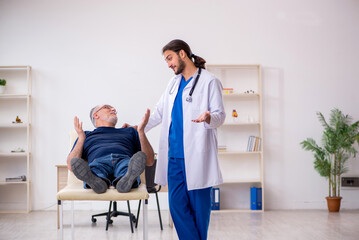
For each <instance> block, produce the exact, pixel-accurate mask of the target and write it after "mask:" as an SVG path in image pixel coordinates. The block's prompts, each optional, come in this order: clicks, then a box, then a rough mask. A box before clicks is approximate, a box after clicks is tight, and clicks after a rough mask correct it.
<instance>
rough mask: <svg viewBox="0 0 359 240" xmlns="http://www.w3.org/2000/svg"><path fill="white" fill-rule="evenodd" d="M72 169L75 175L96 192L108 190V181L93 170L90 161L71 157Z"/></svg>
mask: <svg viewBox="0 0 359 240" xmlns="http://www.w3.org/2000/svg"><path fill="white" fill-rule="evenodd" d="M71 169H72V172H73V173H74V174H75V176H76V177H77V178H78V179H80V180H82V181H84V182H86V183H87V184H88V185H89V186H90V187H91V189H92V190H94V191H95V192H96V193H104V192H106V191H107V188H108V186H107V183H106V182H105V181H104V180H102V179H101V178H99V177H97V176H96V175H95V174H93V173H92V172H91V169H90V167H89V165H88V162H86V161H85V160H83V159H82V158H73V159H71Z"/></svg>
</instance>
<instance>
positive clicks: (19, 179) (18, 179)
mask: <svg viewBox="0 0 359 240" xmlns="http://www.w3.org/2000/svg"><path fill="white" fill-rule="evenodd" d="M5 181H6V182H25V181H26V176H25V175H22V176H18V177H8V178H6V179H5Z"/></svg>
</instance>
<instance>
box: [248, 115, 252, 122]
mask: <svg viewBox="0 0 359 240" xmlns="http://www.w3.org/2000/svg"><path fill="white" fill-rule="evenodd" d="M247 120H248V122H249V123H253V122H254V117H253V116H251V115H248V116H247Z"/></svg>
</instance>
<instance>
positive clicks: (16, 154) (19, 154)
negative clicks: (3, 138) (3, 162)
mask: <svg viewBox="0 0 359 240" xmlns="http://www.w3.org/2000/svg"><path fill="white" fill-rule="evenodd" d="M26 156H27V152H13V153H12V152H10V153H9V152H0V157H26Z"/></svg>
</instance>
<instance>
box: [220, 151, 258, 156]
mask: <svg viewBox="0 0 359 240" xmlns="http://www.w3.org/2000/svg"><path fill="white" fill-rule="evenodd" d="M255 154H262V152H244V151H228V152H227V151H225V152H221V151H218V155H255Z"/></svg>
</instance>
